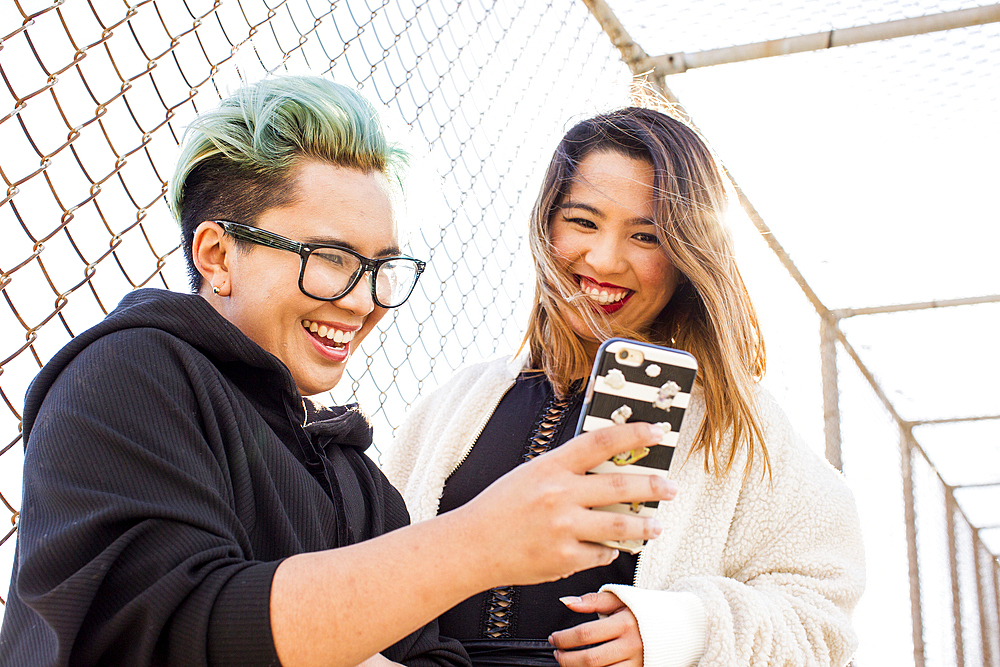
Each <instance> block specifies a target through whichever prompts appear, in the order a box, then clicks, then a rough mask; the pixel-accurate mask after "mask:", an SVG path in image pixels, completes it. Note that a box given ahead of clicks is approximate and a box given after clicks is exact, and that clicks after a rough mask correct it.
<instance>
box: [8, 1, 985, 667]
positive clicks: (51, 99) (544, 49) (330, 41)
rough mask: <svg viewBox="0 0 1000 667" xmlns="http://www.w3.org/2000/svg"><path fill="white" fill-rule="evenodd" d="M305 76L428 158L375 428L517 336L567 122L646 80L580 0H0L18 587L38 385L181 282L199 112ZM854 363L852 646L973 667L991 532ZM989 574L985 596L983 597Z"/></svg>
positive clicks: (371, 352) (811, 409)
mask: <svg viewBox="0 0 1000 667" xmlns="http://www.w3.org/2000/svg"><path fill="white" fill-rule="evenodd" d="M668 19H669V16H664V17H663V20H668ZM708 32H711V30H709V31H708ZM706 43H708V44H710V43H711V42H710V41H707V42H706ZM307 72H308V73H312V74H321V75H323V76H329V77H332V78H333V79H335V80H337V81H339V82H341V83H345V84H348V85H351V84H356V85H357V86H358V87H359V89H360V90H362V91H363V92H364V93H365V94H366V95H367V96H368V97H369V99H371V100H372V101H373V102H374V103H375V104H376V105H377V106H379V107H380V109H381V110H382V114H383V119H384V120H385V121H386V122H387V123H388V124H389V126H390V136H391V137H393V138H394V139H397V140H399V141H401V142H402V143H403V144H404V145H405V146H406V147H407V148H409V149H411V150H412V151H413V152H414V154H415V158H416V160H415V165H414V168H413V170H412V172H413V178H412V179H411V182H410V183H409V184H408V185H407V190H408V192H407V198H408V203H407V211H406V212H405V213H404V216H403V217H404V219H407V220H409V221H410V234H409V237H408V244H407V245H408V251H409V252H411V253H412V254H414V255H415V256H417V257H421V258H423V259H427V260H429V268H428V272H427V274H426V275H425V276H424V277H423V278H422V279H421V282H420V288H419V289H418V291H417V292H416V293H415V294H414V297H413V298H411V300H410V302H409V303H408V304H407V305H406V306H404V307H403V308H400V309H398V310H396V311H393V314H392V317H387V318H386V319H385V320H383V322H382V323H381V324H380V327H379V329H378V331H377V335H376V333H373V334H372V335H370V336H369V338H368V340H367V341H366V343H365V344H364V345H363V346H362V349H361V352H362V353H361V354H357V355H356V357H355V359H354V360H352V362H351V364H350V365H349V367H348V373H347V375H346V376H345V378H344V380H343V381H342V382H341V386H339V387H338V388H337V389H336V390H335V392H334V395H333V396H331V397H329V399H330V400H332V401H338V402H343V401H347V400H359V401H360V402H361V404H362V405H363V406H364V407H365V409H366V410H367V411H368V413H369V414H370V415H371V416H372V419H373V422H374V424H375V428H376V447H378V446H379V445H384V444H386V443H387V441H388V439H389V438H390V437H391V433H392V431H393V429H394V428H395V427H396V426H398V425H399V423H400V422H401V421H402V419H403V416H404V414H405V411H406V408H407V406H408V405H409V404H410V403H412V401H413V400H414V399H415V398H416V397H417V396H418V394H419V393H420V392H422V391H425V390H427V389H429V388H431V387H433V386H435V385H437V384H438V383H440V382H442V381H444V380H445V379H447V377H448V376H449V375H450V374H451V373H452V371H453V370H454V369H456V368H457V367H458V366H460V365H462V364H463V363H465V362H466V361H475V360H478V359H480V358H483V357H489V356H492V355H494V354H499V353H505V352H508V351H510V350H512V349H513V348H515V347H516V346H517V344H518V342H519V341H520V337H521V333H522V331H523V325H524V319H525V316H526V301H527V300H528V299H530V296H531V291H532V280H531V279H530V276H531V264H530V261H529V259H528V257H527V248H526V244H525V243H524V230H525V229H526V225H527V215H528V211H529V210H530V207H531V204H532V203H533V200H534V197H535V194H536V191H537V188H538V185H539V183H540V180H541V172H542V170H543V168H544V166H545V164H546V163H547V161H548V158H549V156H550V153H551V150H552V149H553V148H554V146H555V143H556V141H557V140H558V138H559V136H561V134H562V133H563V131H564V130H565V129H566V128H567V127H568V125H569V124H570V123H571V122H572V120H573V119H575V118H578V117H584V116H587V115H590V114H592V113H594V112H596V111H599V110H603V109H606V108H610V107H615V106H619V105H621V104H622V103H624V102H625V101H626V100H627V88H628V83H629V80H630V76H631V72H630V71H629V69H628V67H626V66H625V65H624V64H623V63H622V62H621V60H620V54H619V52H618V50H617V49H615V47H614V46H612V44H611V43H610V41H609V39H608V37H607V35H605V34H604V33H603V32H602V31H601V26H600V25H599V24H598V22H597V21H596V20H595V19H594V18H593V17H592V16H591V15H590V14H589V13H588V10H587V8H586V6H585V3H584V2H580V1H579V0H553V1H552V2H533V1H532V0H493V1H490V0H476V1H475V2H468V1H466V0H425V1H419V0H391V1H390V0H380V1H378V2H376V1H375V0H335V1H334V2H319V1H318V0H216V1H209V0H34V1H32V0H4V2H2V3H0V78H2V85H0V179H2V181H3V182H2V184H0V187H2V188H3V191H2V192H0V292H2V294H3V297H4V305H2V306H0V398H2V400H3V406H0V507H2V508H3V509H6V510H7V512H6V513H4V512H2V510H0V515H4V516H9V519H10V525H9V528H8V529H7V530H0V572H3V573H4V574H3V575H2V576H0V580H2V581H4V582H5V581H6V579H7V576H8V575H7V573H9V572H10V565H11V562H12V559H13V552H14V542H15V540H14V535H15V530H16V521H17V509H18V508H19V507H20V501H21V499H20V487H21V482H20V476H21V463H22V448H23V443H22V442H21V436H20V426H21V424H20V422H21V405H22V400H23V396H24V392H25V389H26V388H27V386H28V383H29V382H30V381H31V378H32V377H33V376H34V374H35V373H36V372H37V370H38V368H40V366H41V365H42V364H44V363H45V361H47V360H48V358H49V357H50V356H51V355H52V354H53V353H54V352H55V351H56V350H58V349H59V348H60V347H61V346H62V345H63V344H65V342H66V341H68V340H69V339H70V338H71V337H72V336H73V335H74V334H76V333H79V332H80V331H82V330H83V329H85V328H87V327H88V326H90V325H92V324H93V323H95V322H96V321H98V320H99V319H100V318H101V317H103V315H104V314H105V313H107V312H108V311H109V310H111V309H112V308H113V307H114V306H115V305H116V304H117V302H118V300H119V299H120V298H121V297H122V296H123V295H124V294H125V293H127V292H128V291H130V290H132V289H134V288H136V287H141V286H155V287H165V288H168V289H174V290H181V291H186V289H187V287H186V277H185V273H184V267H183V258H182V253H179V252H177V250H178V247H177V244H178V241H179V239H178V236H179V235H178V233H177V227H176V225H175V224H174V223H173V221H172V220H171V219H170V216H169V214H168V213H167V209H166V206H165V204H164V194H165V192H166V188H167V182H166V181H167V179H168V178H169V176H170V174H171V172H172V167H173V161H174V158H175V156H176V152H177V144H178V142H179V141H180V138H181V135H182V133H183V130H184V127H185V125H186V123H187V122H188V121H189V120H190V119H191V118H192V117H193V116H194V115H195V114H196V113H197V112H198V111H200V110H204V109H208V108H211V107H213V106H215V104H216V103H217V102H218V100H219V98H220V97H221V96H225V95H226V94H227V93H228V92H229V91H231V90H233V89H234V88H235V87H236V86H238V85H239V84H240V82H241V81H253V80H256V79H259V78H262V77H264V76H267V75H269V74H272V73H273V74H278V73H307ZM681 93H682V97H685V95H684V94H683V93H684V91H683V90H682V91H681ZM695 120H699V119H698V118H696V119H695ZM714 136H715V135H714V134H713V133H711V132H710V133H709V139H710V140H712V139H713V137H714ZM722 157H723V159H724V160H725V159H726V158H727V154H726V153H723V155H722ZM741 173H745V171H744V172H741ZM752 197H753V195H752V193H751V198H752ZM734 213H735V214H736V215H734V219H733V225H734V231H735V232H736V234H737V236H738V242H739V252H740V254H741V255H743V257H742V258H741V264H742V267H743V269H744V273H745V277H746V279H747V283H748V286H749V288H750V290H751V293H752V294H753V295H754V297H755V299H756V301H757V305H758V308H759V310H760V312H761V316H762V319H763V322H764V326H765V339H766V340H767V341H768V344H769V345H768V348H769V353H770V354H769V357H770V358H769V370H768V378H767V380H766V382H767V383H768V385H769V388H770V390H771V391H772V392H773V393H774V394H775V395H776V396H777V398H778V399H779V402H780V403H782V405H783V406H785V408H786V410H788V412H789V413H790V415H791V417H792V419H793V422H795V423H796V425H797V427H798V428H799V430H801V431H802V432H803V433H804V434H805V435H806V439H807V440H808V441H809V442H810V443H811V444H812V445H814V446H815V447H817V449H818V450H820V453H822V452H821V448H822V446H823V411H822V404H823V396H822V382H821V378H820V364H819V361H818V359H817V354H816V351H817V350H818V349H820V336H819V330H820V321H819V319H818V317H817V314H816V311H815V309H814V307H813V305H812V304H810V303H809V301H808V300H807V299H806V298H805V297H804V296H803V294H802V292H801V290H800V289H799V287H798V285H796V283H795V281H794V280H792V279H791V278H790V277H789V276H788V274H787V273H786V272H785V271H784V269H783V268H782V267H781V265H780V263H779V262H778V261H777V260H776V259H775V258H774V256H773V254H772V253H771V250H770V249H769V248H768V247H767V245H766V244H765V243H764V242H763V241H762V239H761V237H760V235H759V234H758V233H757V232H756V230H755V229H754V227H753V225H752V224H751V223H750V222H749V221H748V220H746V219H745V218H742V217H741V216H740V215H739V212H738V210H737V211H734ZM842 360H843V357H842ZM841 366H842V368H841V410H842V413H843V414H844V415H845V419H844V424H843V433H844V461H845V470H846V472H847V479H848V482H849V483H850V484H851V486H852V487H853V488H854V490H855V493H856V495H857V496H858V500H859V506H860V510H861V513H862V521H863V523H864V524H865V527H866V537H867V538H868V542H869V544H868V549H869V571H870V573H871V577H870V583H869V589H868V592H867V593H866V596H865V598H864V599H863V600H862V604H861V607H859V611H858V630H859V634H860V635H861V640H862V645H861V649H860V650H859V654H858V658H857V659H856V661H855V664H856V665H857V666H858V667H864V666H865V665H868V664H883V663H889V664H914V662H917V660H916V659H915V657H914V656H915V655H916V653H917V650H916V649H917V648H919V649H920V652H921V654H926V664H928V665H935V666H936V665H951V664H957V663H956V658H955V655H956V648H957V649H958V650H959V652H961V649H962V646H963V636H964V637H965V639H966V640H965V641H964V646H965V651H966V652H968V654H969V658H968V659H966V660H965V662H964V663H963V664H979V663H978V658H982V664H984V665H1000V647H998V646H997V643H996V642H997V639H996V629H995V627H996V625H997V624H998V621H997V618H998V614H1000V610H998V609H997V604H998V603H997V596H996V590H997V569H996V567H995V565H994V564H993V561H992V560H991V559H989V556H988V554H984V553H982V552H981V550H977V549H975V548H974V547H973V543H972V542H971V541H970V535H969V529H968V525H967V524H963V523H961V522H959V525H958V526H957V527H956V526H953V525H952V526H949V525H946V524H948V523H949V520H948V519H947V517H948V516H949V515H950V516H951V517H952V519H951V522H952V523H954V498H953V496H952V495H951V494H950V492H948V491H947V489H945V488H943V487H942V485H941V482H940V478H939V475H938V474H937V471H935V470H934V469H933V466H930V465H929V464H928V463H927V462H926V460H925V458H921V457H920V456H906V457H904V461H909V462H911V464H912V465H911V467H912V471H911V473H912V474H907V475H903V476H901V475H900V473H899V469H900V449H901V448H902V451H905V452H909V453H910V454H912V453H913V451H914V450H913V448H912V443H909V442H908V441H907V440H906V438H905V437H904V438H901V437H900V435H899V431H898V429H897V427H896V424H895V423H894V422H893V421H892V420H891V419H890V418H889V417H888V416H887V414H886V413H885V412H884V410H882V409H881V406H880V404H879V400H878V397H877V396H875V395H873V394H872V392H871V389H870V388H869V386H868V385H867V383H866V381H865V378H863V377H861V374H860V373H858V372H857V371H856V370H855V369H854V368H853V367H850V366H849V365H845V364H844V363H843V361H842V363H841ZM321 398H322V397H321ZM873 443H874V444H873ZM374 454H375V455H376V457H377V454H378V453H377V452H374ZM906 480H910V481H909V482H907V481H906ZM907 485H909V486H910V487H911V488H909V489H907V488H906V487H907ZM912 487H915V489H914V488H912ZM907 493H909V494H911V495H915V496H916V499H915V505H916V517H917V518H916V519H915V521H914V524H913V525H916V526H917V528H918V530H917V533H918V535H919V540H920V555H919V559H920V568H921V569H920V580H921V581H922V582H923V583H924V586H923V589H922V591H921V593H920V594H919V595H918V596H917V599H918V600H922V601H923V602H922V603H920V614H921V615H922V619H923V631H922V635H920V636H921V637H922V638H923V637H926V644H927V645H926V647H924V646H920V647H915V646H914V645H913V643H911V636H914V637H915V636H916V633H913V634H911V624H910V614H909V611H910V608H909V601H910V600H909V590H908V580H907V568H908V560H909V559H908V554H907V538H906V535H905V534H904V533H905V529H904V526H905V524H904V522H903V521H902V518H903V514H904V505H905V503H904V498H905V497H906V495H907ZM2 523H4V524H5V523H6V522H5V521H4V522H2ZM948 535H951V536H953V537H952V538H951V539H952V540H953V541H956V542H957V549H956V550H955V551H956V553H957V554H958V556H957V558H956V559H955V560H954V561H953V563H949V562H948V556H947V554H948V549H947V545H945V544H944V543H943V541H944V540H945V538H946V536H948ZM873 537H874V538H877V540H876V539H872V538H873ZM910 562H911V561H910ZM949 572H953V573H954V575H953V576H949ZM976 578H979V579H981V580H982V581H981V582H977V581H975V580H976ZM955 582H958V583H955ZM977 583H978V586H977ZM959 584H961V587H960V589H958V588H956V591H958V592H953V591H952V587H953V586H959ZM977 588H978V589H979V591H987V595H986V596H985V597H984V596H983V594H982V592H980V596H979V598H978V600H977V599H976V597H975V596H976V593H975V591H976V590H977ZM989 591H992V594H989ZM5 594H6V586H5V585H3V584H0V595H5ZM953 600H962V601H963V602H962V604H961V605H959V603H958V602H955V603H954V605H955V608H956V609H958V607H960V609H959V610H958V612H957V613H958V614H959V615H963V616H966V617H967V618H966V619H965V621H966V622H965V623H964V625H963V626H962V627H956V626H955V624H954V623H953V618H954V617H955V614H953V609H952V606H951V605H952V602H953ZM976 611H978V615H977V614H976V613H975V612H976ZM0 614H2V608H0ZM991 631H992V633H993V634H990V633H991ZM990 642H992V643H990ZM978 646H982V647H983V648H982V650H979V649H977V647H978ZM920 664H921V665H922V664H923V663H922V662H920Z"/></svg>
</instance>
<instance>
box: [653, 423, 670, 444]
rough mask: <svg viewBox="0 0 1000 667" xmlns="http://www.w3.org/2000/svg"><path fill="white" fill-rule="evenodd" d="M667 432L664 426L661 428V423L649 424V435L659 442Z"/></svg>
mask: <svg viewBox="0 0 1000 667" xmlns="http://www.w3.org/2000/svg"><path fill="white" fill-rule="evenodd" d="M665 433H666V431H664V430H663V429H662V428H660V425H659V424H650V425H649V437H651V438H653V439H654V440H656V441H657V442H659V441H660V440H662V439H663V436H664V434H665Z"/></svg>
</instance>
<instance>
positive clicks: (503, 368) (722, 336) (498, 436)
mask: <svg viewBox="0 0 1000 667" xmlns="http://www.w3.org/2000/svg"><path fill="white" fill-rule="evenodd" d="M727 204H728V199H727V192H726V187H725V179H724V176H723V173H722V171H721V169H720V168H719V166H718V164H717V162H716V160H715V159H714V157H713V155H712V153H711V151H710V150H709V149H708V147H707V146H706V144H705V142H704V141H703V140H702V139H701V138H700V137H699V135H698V134H697V133H696V132H695V131H693V130H692V129H691V128H690V127H688V126H687V125H685V124H684V123H683V122H681V121H679V120H677V119H675V118H673V117H672V116H670V115H668V114H665V113H661V112H659V111H655V110H651V109H645V108H635V107H632V108H626V109H621V110H618V111H614V112H611V113H607V114H603V115H599V116H596V117H594V118H590V119H588V120H585V121H583V122H581V123H579V124H577V125H576V126H575V127H573V128H572V129H571V130H570V131H569V132H568V133H567V134H566V136H565V137H564V138H563V140H562V141H561V143H560V144H559V147H558V148H557V150H556V152H555V155H554V156H553V158H552V161H551V163H550V164H549V168H548V171H547V173H546V175H545V180H544V182H543V185H542V188H541V193H540V195H539V197H538V201H537V203H536V205H535V208H534V210H533V212H532V221H531V228H530V232H529V235H530V246H531V250H532V256H533V258H534V263H535V269H536V287H535V303H534V307H533V309H532V312H531V316H530V321H529V325H528V331H527V333H526V335H525V339H524V343H523V345H522V353H521V354H519V355H518V356H517V357H516V358H514V359H513V360H509V359H499V360H495V361H491V362H486V363H483V364H478V365H475V366H472V367H469V368H467V369H464V370H463V371H460V372H459V373H458V374H457V375H456V377H455V378H454V379H453V380H452V381H450V382H449V383H447V384H446V385H445V386H443V387H442V388H441V389H439V390H438V391H437V392H435V393H433V394H432V395H430V396H429V397H427V398H425V399H423V400H422V401H421V402H420V403H419V404H418V405H417V406H416V407H415V408H414V410H413V412H412V413H411V415H410V416H409V417H408V420H407V422H406V424H404V426H403V427H402V428H401V429H400V431H399V433H398V434H397V439H396V446H395V447H394V449H393V450H391V451H390V452H389V455H388V456H387V458H386V460H385V462H384V468H385V470H386V472H387V474H388V476H389V478H390V480H391V481H392V482H393V483H394V484H395V485H396V486H397V487H398V488H399V489H400V490H401V491H402V492H403V495H404V498H405V499H406V502H407V505H408V508H409V510H410V513H411V515H412V517H413V519H414V520H415V521H420V520H425V519H429V518H431V517H433V516H435V515H437V514H439V513H444V512H447V511H449V510H452V509H455V508H457V507H461V506H462V505H463V504H464V503H466V502H469V501H471V500H472V499H474V498H475V497H476V496H477V494H478V493H479V492H480V491H482V490H483V489H485V488H486V486H488V485H489V484H490V483H492V482H493V481H494V480H495V479H497V478H499V477H501V476H502V475H504V474H506V473H507V472H508V471H510V470H512V469H514V468H515V467H517V466H518V465H519V464H521V463H523V462H527V461H529V460H531V459H532V458H534V457H535V456H536V455H538V454H539V453H542V452H545V451H548V450H550V449H552V448H553V447H557V446H559V445H560V444H561V443H564V442H566V441H567V440H568V439H570V438H571V437H572V435H573V431H574V429H573V427H574V425H575V424H576V422H577V419H578V416H579V413H580V409H581V405H582V400H583V399H582V390H583V384H584V381H585V378H586V377H587V375H588V374H589V370H590V367H591V365H592V363H593V359H594V356H595V353H596V351H597V348H598V346H599V345H600V343H601V342H602V341H603V340H606V339H607V338H609V337H611V336H613V335H615V336H625V337H630V338H637V339H641V340H645V341H650V342H653V343H658V344H662V345H666V346H669V347H673V348H678V349H681V350H686V351H688V352H690V353H692V354H693V355H694V356H695V357H696V359H697V360H698V362H699V374H698V381H697V384H696V386H695V389H694V390H693V392H692V396H691V401H690V404H689V407H688V410H687V416H686V421H685V422H684V425H683V427H682V429H681V431H680V434H679V435H680V439H679V442H678V446H677V451H676V452H675V456H674V461H675V462H676V463H675V464H674V466H673V467H672V469H671V471H670V472H669V475H670V477H671V478H672V479H674V480H675V481H676V482H677V484H678V487H679V492H678V496H677V498H676V499H675V500H674V501H672V502H670V503H661V504H660V505H659V508H658V509H657V512H656V517H655V518H656V520H657V521H658V522H659V523H660V524H661V525H662V528H663V532H662V533H661V534H660V536H659V537H657V538H656V539H654V540H652V541H650V542H649V543H648V544H647V546H646V547H645V548H644V550H643V552H642V553H641V555H640V556H638V557H637V556H633V555H629V554H626V553H621V554H620V555H619V557H618V558H617V559H616V560H615V562H613V563H612V564H611V565H608V566H605V567H600V568H594V569H591V570H587V571H585V572H581V573H578V574H576V575H573V576H572V577H569V578H565V579H562V580H560V581H557V582H552V583H547V584H541V585H536V586H526V587H501V588H495V589H493V590H491V591H487V592H485V593H482V594H478V595H476V596H473V597H471V598H469V599H468V600H466V601H465V602H463V603H461V604H460V605H458V606H456V607H455V608H453V609H451V610H450V611H448V612H446V613H445V614H444V615H442V616H441V618H440V619H439V622H440V625H441V631H442V633H443V634H445V635H447V636H451V637H455V638H457V639H459V640H460V641H461V642H462V643H463V645H465V647H466V649H467V650H468V651H469V654H470V657H471V658H472V661H473V664H474V665H477V666H480V667H486V666H493V665H505V664H518V665H545V664H554V661H558V663H559V664H560V665H562V667H576V666H577V665H587V666H588V667H592V666H596V665H643V664H645V665H647V666H649V667H652V666H657V667H659V666H665V667H686V666H690V665H696V664H698V665H702V666H704V665H720V666H721V665H745V664H782V665H806V664H809V665H843V664H846V663H847V662H848V661H849V659H850V657H851V654H852V652H853V651H854V649H855V646H856V639H855V636H854V633H853V630H852V627H851V622H850V615H851V612H852V610H853V608H854V605H855V604H856V603H857V600H858V598H859V597H860V595H861V592H862V590H863V588H864V554H863V548H862V544H861V538H860V528H859V524H858V517H857V512H856V509H855V507H854V503H853V499H852V496H851V493H850V491H849V490H848V488H847V486H846V485H845V484H844V482H843V480H842V479H841V478H840V476H839V474H838V473H837V472H836V471H835V470H834V469H833V468H832V467H830V466H829V465H828V464H827V463H826V462H824V461H822V460H821V459H819V458H818V457H817V456H816V455H814V454H813V452H812V451H811V450H809V449H808V447H806V446H805V445H804V444H803V443H802V442H801V441H800V440H799V439H798V437H797V436H796V435H795V434H794V433H793V432H792V429H791V426H790V425H789V423H788V420H787V418H786V417H785V416H784V414H783V413H782V412H781V410H780V408H779V407H778V406H777V405H776V404H775V403H774V401H773V399H772V398H771V397H770V396H769V395H768V394H767V392H766V391H764V390H763V389H762V388H761V387H760V385H759V380H760V379H761V377H762V376H763V374H764V369H765V353H764V343H763V340H762V337H761V333H760V327H759V325H758V321H757V317H756V314H755V312H754V308H753V305H752V303H751V301H750V297H749V295H748V293H747V290H746V288H745V286H744V284H743V280H742V278H741V276H740V272H739V269H738V268H737V265H736V262H735V259H734V249H733V242H732V238H731V235H730V232H729V230H728V228H727V227H726V224H725V212H726V207H727ZM593 591H598V592H596V593H595V592H593ZM553 648H555V651H554V659H553Z"/></svg>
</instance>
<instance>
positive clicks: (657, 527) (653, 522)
mask: <svg viewBox="0 0 1000 667" xmlns="http://www.w3.org/2000/svg"><path fill="white" fill-rule="evenodd" d="M646 525H647V526H649V530H650V531H651V532H652V533H653V535H659V534H660V533H662V532H663V524H662V523H660V522H659V520H657V519H647V520H646Z"/></svg>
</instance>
